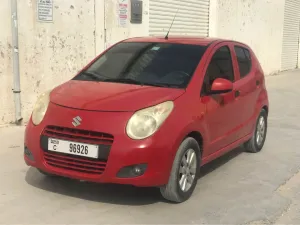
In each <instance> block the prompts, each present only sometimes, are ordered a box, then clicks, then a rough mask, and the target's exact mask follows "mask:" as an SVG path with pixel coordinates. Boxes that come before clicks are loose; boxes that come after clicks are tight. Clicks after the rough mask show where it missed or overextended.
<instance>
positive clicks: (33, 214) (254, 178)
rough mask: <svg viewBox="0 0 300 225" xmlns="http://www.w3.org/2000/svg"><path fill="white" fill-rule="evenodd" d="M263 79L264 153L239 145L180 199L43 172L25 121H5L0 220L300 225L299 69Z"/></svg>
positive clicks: (154, 191) (1, 132)
mask: <svg viewBox="0 0 300 225" xmlns="http://www.w3.org/2000/svg"><path fill="white" fill-rule="evenodd" d="M266 82H267V88H268V91H269V98H270V114H269V127H268V135H267V141H266V143H265V147H264V149H263V150H262V152H260V153H258V154H250V153H245V152H243V149H242V148H239V149H235V150H234V151H232V152H230V153H229V154H227V155H225V156H223V157H221V158H220V159H218V160H215V161H214V162H212V163H210V164H208V165H206V166H205V167H204V168H202V174H201V177H200V179H199V182H198V185H197V187H196V189H195V192H194V194H193V196H192V198H191V199H190V200H188V201H187V202H184V203H182V204H171V203H168V202H166V201H164V200H163V199H162V197H160V193H159V190H158V189H156V188H136V187H131V186H122V185H105V184H93V183H87V182H79V181H74V180H69V179H66V178H49V177H45V176H43V175H41V174H40V173H39V172H38V171H37V170H36V169H34V168H30V167H27V166H26V165H25V163H24V162H23V135H24V127H16V126H7V127H2V128H0V144H1V145H0V146H1V148H0V224H104V223H105V224H121V223H122V224H133V223H134V224H275V223H276V224H300V172H299V171H300V100H299V96H300V70H295V71H290V72H283V73H280V74H278V75H275V76H269V77H267V78H266Z"/></svg>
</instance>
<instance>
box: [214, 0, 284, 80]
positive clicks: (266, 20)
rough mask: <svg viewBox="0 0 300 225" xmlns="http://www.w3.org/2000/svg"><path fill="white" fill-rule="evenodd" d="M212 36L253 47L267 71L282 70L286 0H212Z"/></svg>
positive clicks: (270, 72)
mask: <svg viewBox="0 0 300 225" xmlns="http://www.w3.org/2000/svg"><path fill="white" fill-rule="evenodd" d="M210 11H211V12H212V14H211V17H210V19H211V20H210V21H211V24H210V25H211V28H210V34H211V35H210V36H217V37H221V38H228V39H233V40H237V41H241V42H244V43H246V44H248V45H250V46H251V47H252V49H253V50H254V52H255V54H256V55H257V57H258V58H259V60H260V62H261V65H262V67H263V69H264V72H265V74H266V75H270V74H273V73H276V72H278V71H279V70H280V63H281V51H282V50H281V47H282V38H283V18H284V0H211V9H210Z"/></svg>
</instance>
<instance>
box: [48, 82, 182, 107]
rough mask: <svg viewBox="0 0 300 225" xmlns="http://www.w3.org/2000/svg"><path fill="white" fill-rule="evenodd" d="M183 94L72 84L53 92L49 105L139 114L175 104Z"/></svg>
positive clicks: (117, 85)
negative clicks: (158, 106)
mask: <svg viewBox="0 0 300 225" xmlns="http://www.w3.org/2000/svg"><path fill="white" fill-rule="evenodd" d="M184 92H185V90H184V89H173V88H162V87H152V86H141V85H132V84H120V83H109V82H91V81H74V80H71V81H68V82H67V83H64V84H62V85H60V86H58V87H56V88H55V89H53V90H52V92H51V95H50V101H51V102H52V103H55V104H57V105H61V106H65V107H69V108H74V109H83V110H93V111H136V110H139V109H142V108H146V107H149V106H152V105H156V104H159V103H161V102H164V101H168V100H174V99H176V98H177V97H179V96H180V95H182V94H183V93H184Z"/></svg>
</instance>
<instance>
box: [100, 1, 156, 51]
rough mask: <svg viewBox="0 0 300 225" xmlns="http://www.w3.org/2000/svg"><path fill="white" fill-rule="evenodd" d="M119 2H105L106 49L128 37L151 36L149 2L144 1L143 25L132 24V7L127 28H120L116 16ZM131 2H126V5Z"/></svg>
mask: <svg viewBox="0 0 300 225" xmlns="http://www.w3.org/2000/svg"><path fill="white" fill-rule="evenodd" d="M150 1H151V0H150ZM118 2H119V1H118V0H105V9H106V11H105V28H106V47H109V46H110V45H112V44H114V43H116V42H118V41H120V40H122V39H126V38H128V37H140V36H145V35H148V34H149V13H148V10H149V0H143V22H142V24H131V23H130V7H128V9H129V12H128V16H129V19H128V21H127V26H126V27H120V26H119V24H118V18H117V16H116V12H117V10H118ZM129 2H130V1H129V0H125V3H129Z"/></svg>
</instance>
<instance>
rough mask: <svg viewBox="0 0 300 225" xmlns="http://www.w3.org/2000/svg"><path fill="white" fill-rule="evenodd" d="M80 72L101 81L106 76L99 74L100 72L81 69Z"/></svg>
mask: <svg viewBox="0 0 300 225" xmlns="http://www.w3.org/2000/svg"><path fill="white" fill-rule="evenodd" d="M81 74H83V75H87V76H88V77H90V78H92V79H94V80H97V81H102V80H103V79H105V78H107V76H105V75H103V74H101V73H95V72H91V71H83V72H82V73H81Z"/></svg>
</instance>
